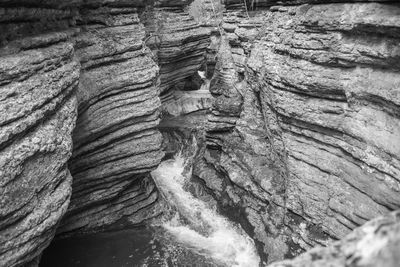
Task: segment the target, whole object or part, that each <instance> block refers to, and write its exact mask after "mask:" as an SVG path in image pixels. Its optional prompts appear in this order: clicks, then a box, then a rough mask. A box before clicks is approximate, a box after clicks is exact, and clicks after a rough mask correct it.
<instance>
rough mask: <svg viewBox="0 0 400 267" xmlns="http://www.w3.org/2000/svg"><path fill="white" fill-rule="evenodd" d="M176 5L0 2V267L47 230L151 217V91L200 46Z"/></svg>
mask: <svg viewBox="0 0 400 267" xmlns="http://www.w3.org/2000/svg"><path fill="white" fill-rule="evenodd" d="M186 4H187V1H152V2H151V3H149V2H148V1H123V0H121V1H101V0H100V1H97V0H94V1H63V3H59V1H0V14H1V18H0V32H1V33H0V44H1V49H0V56H1V58H0V60H1V62H0V68H1V72H0V77H1V78H0V79H1V82H0V86H1V90H2V94H1V103H0V105H1V138H0V139H1V152H0V153H1V156H0V159H1V162H0V164H1V187H0V190H1V196H2V197H1V202H0V203H1V206H0V211H1V217H0V218H1V224H0V231H1V232H0V236H1V239H0V242H1V243H0V265H1V266H18V265H21V264H22V263H27V262H30V261H31V260H33V259H34V258H35V257H37V256H39V255H40V253H41V252H42V251H43V249H44V248H45V247H47V246H48V244H49V242H50V241H51V239H52V238H53V236H54V233H55V231H56V228H57V226H58V228H57V231H58V233H59V234H63V235H65V234H77V233H85V232H90V231H97V230H100V229H102V228H104V227H110V226H113V227H121V226H126V225H130V224H137V223H141V222H143V221H145V220H146V219H149V218H152V217H154V216H156V215H157V214H159V213H160V210H159V209H157V208H156V207H155V203H156V201H157V199H158V194H157V190H156V189H155V186H154V183H153V181H152V180H151V179H150V178H149V176H148V173H149V171H150V170H152V169H154V168H155V167H156V166H157V165H158V164H159V163H160V161H161V159H162V157H163V155H164V153H163V151H162V150H161V134H160V132H159V131H158V130H157V129H156V126H157V125H158V123H159V108H160V104H161V102H160V98H159V94H160V92H161V91H163V90H165V91H166V90H168V89H170V87H172V86H173V85H175V84H176V83H179V82H182V81H183V80H184V79H185V78H187V77H189V76H191V75H192V74H193V73H194V72H195V71H197V70H198V69H199V68H200V65H201V63H202V61H203V58H204V51H205V48H206V47H207V46H208V43H209V41H208V40H209V38H208V31H207V30H206V29H201V28H200V27H199V26H198V25H197V24H196V23H194V20H193V19H192V18H190V17H189V16H188V15H187V13H185V11H184V10H183V7H184V6H185V5H186ZM144 24H146V26H147V28H146V27H145V25H144ZM148 42H150V44H149V45H151V48H152V49H153V51H151V50H150V49H149V48H148V46H147V44H148ZM160 81H161V83H160ZM160 84H162V86H161V85H160ZM75 123H76V127H75ZM73 130H74V131H73ZM72 131H73V133H72ZM72 139H73V141H72ZM72 143H73V149H72ZM71 154H72V157H71ZM70 157H71V159H70V160H69V158H70ZM68 160H69V162H68V163H67V161H68ZM67 167H68V168H67ZM70 171H71V174H72V177H73V178H72V177H71V174H70ZM71 191H72V197H71ZM70 197H71V202H70ZM67 208H68V211H67ZM61 218H63V220H62V221H61V222H60V220H61Z"/></svg>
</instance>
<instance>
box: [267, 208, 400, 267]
mask: <svg viewBox="0 0 400 267" xmlns="http://www.w3.org/2000/svg"><path fill="white" fill-rule="evenodd" d="M399 249H400V214H399V212H398V211H397V212H393V213H390V214H388V215H385V216H382V217H379V218H377V219H374V220H372V221H370V222H368V223H366V224H365V225H363V226H361V227H359V228H356V229H355V230H354V231H353V232H351V233H350V234H349V235H347V236H346V237H344V238H343V239H342V240H340V241H339V242H335V243H333V244H331V245H330V246H328V247H326V248H324V247H317V248H314V249H312V250H310V251H308V252H307V253H304V254H303V255H300V256H298V257H296V258H295V259H293V260H286V261H282V262H278V263H275V264H271V265H269V267H288V266H290V267H300V266H303V267H318V266H333V267H339V266H340V267H341V266H360V267H361V266H387V267H395V266H398V264H399V260H400V258H399V254H398V251H399Z"/></svg>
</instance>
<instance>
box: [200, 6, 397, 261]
mask: <svg viewBox="0 0 400 267" xmlns="http://www.w3.org/2000/svg"><path fill="white" fill-rule="evenodd" d="M256 2H257V3H262V2H263V1H256ZM264 2H265V3H267V2H268V5H269V3H272V2H273V1H264ZM349 2H351V1H349ZM286 3H288V4H289V3H290V4H292V3H293V2H290V1H287V2H286ZM304 3H305V1H304ZM308 3H313V2H312V1H308ZM236 4H237V5H235V3H233V2H232V3H231V4H229V3H228V8H229V10H230V11H228V12H226V13H225V14H224V23H223V24H222V25H221V28H222V29H223V31H224V33H223V39H224V40H223V42H222V46H221V49H220V52H219V54H218V63H217V66H216V70H215V74H214V78H213V81H212V82H211V88H210V91H211V92H212V93H213V95H214V96H215V97H216V98H215V103H214V106H213V110H212V112H211V115H210V116H209V123H210V125H211V128H210V129H209V130H208V132H207V149H206V152H205V155H204V158H203V161H201V162H199V163H198V164H197V168H195V173H196V175H197V176H198V177H199V178H201V179H202V180H203V181H205V185H206V187H207V188H208V189H210V190H211V191H212V192H213V193H214V197H215V198H217V199H218V200H219V201H220V203H225V204H226V205H225V207H226V209H228V210H229V207H234V208H235V209H236V210H240V211H241V212H242V216H241V218H242V221H241V222H242V224H243V225H247V226H248V229H249V230H248V232H249V233H250V234H252V235H253V236H254V237H255V239H256V241H257V240H258V241H260V242H261V243H262V244H260V246H259V247H261V248H262V250H263V251H264V252H265V254H266V255H265V257H264V260H266V261H269V262H271V261H275V260H278V259H280V258H283V257H290V256H292V255H295V254H298V253H299V252H301V251H302V250H304V249H308V248H310V247H312V246H315V245H317V244H323V245H324V244H327V243H328V241H329V240H332V239H338V238H342V237H344V236H345V235H346V234H347V233H349V232H350V231H351V230H352V229H354V228H355V227H357V226H359V225H361V224H363V223H365V222H366V221H367V220H370V219H372V218H375V217H377V216H379V215H381V214H385V213H387V212H388V211H390V210H394V209H397V208H399V205H400V199H399V193H398V192H399V179H398V177H399V172H398V171H399V157H398V155H399V153H398V151H397V150H396V149H397V145H398V142H397V141H396V140H399V134H400V127H399V126H400V124H399V113H398V110H399V105H398V100H397V99H398V87H399V79H400V75H399V68H398V59H399V46H398V43H399V35H398V34H399V28H398V25H400V24H399V21H398V20H399V18H400V16H399V15H400V14H399V6H398V5H397V4H379V3H347V4H344V3H340V4H339V3H336V4H323V5H303V6H274V7H271V8H269V9H265V10H262V9H261V10H259V11H257V12H255V13H247V12H246V11H245V8H244V6H243V3H242V4H239V3H236ZM261 6H262V5H261ZM261 6H259V7H261ZM265 6H267V5H265ZM248 9H249V6H248ZM249 11H250V10H249ZM249 15H250V16H249ZM243 218H244V220H243Z"/></svg>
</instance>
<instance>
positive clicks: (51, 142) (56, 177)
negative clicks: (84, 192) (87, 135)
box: [0, 1, 79, 267]
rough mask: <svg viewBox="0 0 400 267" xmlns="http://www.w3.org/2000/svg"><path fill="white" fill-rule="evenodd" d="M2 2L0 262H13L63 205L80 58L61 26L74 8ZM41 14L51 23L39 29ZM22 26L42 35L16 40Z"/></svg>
mask: <svg viewBox="0 0 400 267" xmlns="http://www.w3.org/2000/svg"><path fill="white" fill-rule="evenodd" d="M3 2H4V1H2V2H1V3H0V13H1V14H2V15H1V19H0V25H1V26H0V40H1V41H0V42H1V46H0V91H1V94H0V110H1V112H0V113H1V114H0V196H1V197H0V266H10V267H12V266H19V265H21V264H22V263H24V262H29V261H32V260H34V258H36V257H37V256H38V255H40V253H41V252H42V250H43V249H44V248H45V247H46V246H47V245H48V244H49V243H50V241H51V240H52V238H53V236H54V233H55V231H56V227H57V224H58V222H59V221H60V219H61V217H62V216H63V215H64V213H65V212H66V210H67V207H68V204H69V198H70V195H71V183H72V177H71V175H70V173H69V170H68V168H67V161H68V159H69V157H70V155H71V153H72V138H71V136H72V130H73V128H74V126H75V120H76V116H77V112H76V110H77V105H76V102H77V101H76V97H75V95H74V93H75V91H76V88H77V87H78V80H79V62H77V61H76V60H75V59H74V49H73V44H72V43H71V42H69V41H68V38H69V37H70V36H71V35H72V34H73V31H61V28H62V25H65V24H64V23H66V21H68V20H71V19H72V15H71V14H73V12H70V11H68V12H63V11H60V10H54V9H47V10H41V9H37V8H25V7H19V6H16V5H14V7H15V8H11V9H3V8H2V7H1V6H2V5H3ZM57 15H60V17H59V19H60V20H59V21H58V20H55V19H54V17H56V16H57ZM50 17H51V18H50ZM48 19H51V20H52V21H54V24H53V26H54V27H55V28H51V26H50V25H47V26H44V24H46V22H48V21H47V20H48ZM17 22H18V23H19V26H18V24H17ZM28 24H29V25H30V26H28ZM67 24H68V23H67ZM28 28H29V29H30V31H31V33H32V34H35V33H36V32H42V33H43V34H41V35H33V36H30V37H24V38H21V37H23V36H24V35H25V34H26V32H27V30H28Z"/></svg>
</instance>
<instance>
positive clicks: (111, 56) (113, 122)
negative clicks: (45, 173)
mask: <svg viewBox="0 0 400 267" xmlns="http://www.w3.org/2000/svg"><path fill="white" fill-rule="evenodd" d="M121 5H122V6H119V5H117V4H115V6H113V5H111V6H107V7H91V6H89V7H88V8H83V9H82V10H81V14H82V15H81V20H82V21H81V22H80V23H82V25H84V26H82V32H81V34H79V35H78V36H77V37H76V38H75V39H74V41H75V44H76V55H77V57H78V58H79V59H80V62H81V65H82V71H81V78H80V85H79V90H78V101H79V117H78V121H77V126H76V128H75V131H74V135H73V138H74V153H73V157H72V159H71V160H70V162H69V168H70V170H71V173H72V175H73V177H74V181H73V194H72V200H71V204H70V206H69V210H68V213H67V215H66V217H65V218H64V220H63V222H62V224H61V226H60V228H59V232H60V233H63V234H67V233H77V232H87V231H94V230H98V229H100V228H102V227H105V226H110V225H113V224H116V223H120V222H122V223H123V224H126V223H128V224H136V223H140V222H142V221H143V220H145V219H148V218H150V217H151V216H154V214H153V213H151V212H146V211H145V210H146V209H147V208H150V207H152V205H153V204H154V203H155V201H156V200H157V191H156V190H155V187H154V184H153V183H152V181H151V180H149V178H147V175H146V174H147V173H148V172H149V171H150V170H152V169H153V168H154V167H156V166H157V165H158V164H159V162H160V160H161V158H162V157H163V153H162V152H161V134H160V133H159V132H158V131H157V130H155V127H156V126H157V125H158V123H159V119H158V117H159V111H158V109H159V107H160V100H159V97H158V95H159V92H160V90H159V83H158V71H159V68H158V66H157V65H156V63H155V62H154V60H153V59H152V57H151V53H150V51H149V50H148V48H146V46H145V44H144V42H143V40H144V37H145V29H144V26H143V24H141V23H140V20H139V16H138V10H137V8H136V6H129V5H126V4H125V5H124V4H121Z"/></svg>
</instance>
